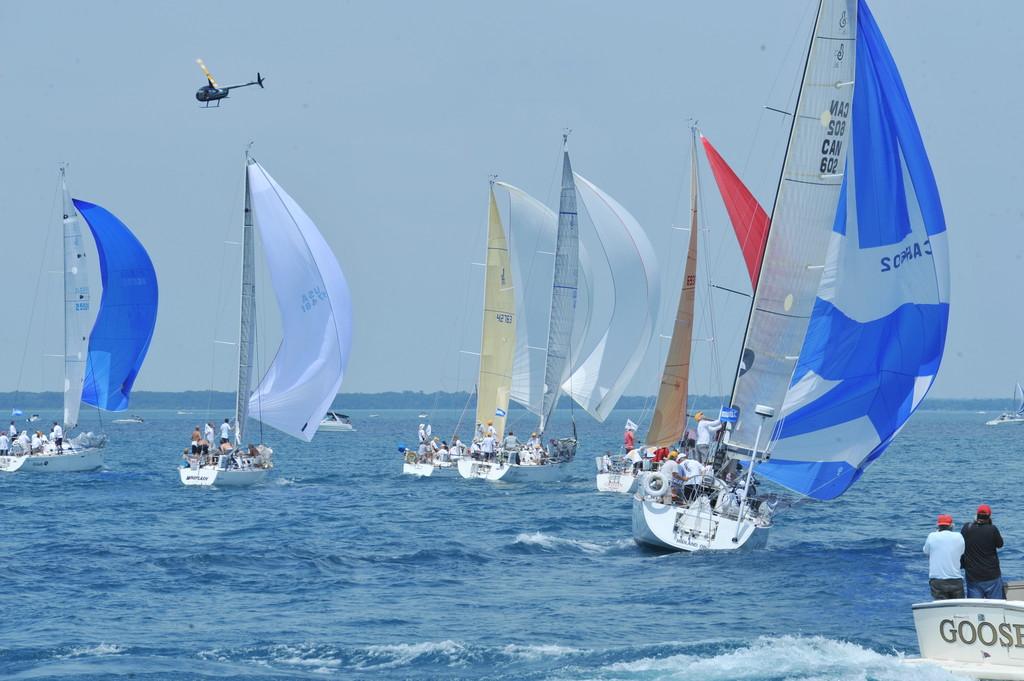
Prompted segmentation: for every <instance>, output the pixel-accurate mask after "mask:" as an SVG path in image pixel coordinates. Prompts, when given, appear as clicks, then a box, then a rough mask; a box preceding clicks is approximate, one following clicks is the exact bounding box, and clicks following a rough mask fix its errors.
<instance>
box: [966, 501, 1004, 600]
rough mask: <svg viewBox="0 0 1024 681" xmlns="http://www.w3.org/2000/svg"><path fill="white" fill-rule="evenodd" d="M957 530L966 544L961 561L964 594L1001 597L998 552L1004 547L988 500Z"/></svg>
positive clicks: (1001, 585) (1001, 576) (969, 596)
mask: <svg viewBox="0 0 1024 681" xmlns="http://www.w3.org/2000/svg"><path fill="white" fill-rule="evenodd" d="M960 534H962V535H963V536H964V543H965V545H966V548H965V550H964V555H963V558H961V559H960V562H961V563H962V564H963V568H964V572H965V573H966V575H967V597H968V598H1003V597H1004V596H1003V575H1002V572H1000V570H999V554H998V552H997V550H998V549H1001V548H1003V537H1002V535H1000V534H999V530H998V528H996V526H995V525H993V524H992V509H991V508H990V507H989V505H988V504H982V505H981V506H979V507H978V514H977V516H975V519H974V522H973V523H967V524H966V525H964V526H963V528H962V529H961V530H960Z"/></svg>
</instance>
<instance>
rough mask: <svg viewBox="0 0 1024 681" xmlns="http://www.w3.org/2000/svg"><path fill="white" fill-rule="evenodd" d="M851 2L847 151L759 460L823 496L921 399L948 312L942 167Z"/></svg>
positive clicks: (879, 446)
mask: <svg viewBox="0 0 1024 681" xmlns="http://www.w3.org/2000/svg"><path fill="white" fill-rule="evenodd" d="M856 11H857V15H856V16H857V21H856V26H857V32H856V77H855V86H854V95H853V102H852V112H851V117H850V125H851V140H850V142H851V147H852V148H851V149H849V153H848V156H847V158H846V163H845V168H846V172H845V173H844V177H843V183H842V187H841V190H840V194H839V197H838V205H837V208H836V211H835V219H834V221H833V222H832V224H831V237H830V242H829V246H828V251H827V254H826V256H825V261H824V270H823V272H822V278H821V283H820V285H819V288H818V293H817V296H816V298H815V300H814V305H813V310H812V312H811V315H810V319H809V322H808V325H807V332H806V336H805V338H804V341H803V347H802V349H801V351H800V353H799V359H798V360H797V362H796V366H795V370H794V372H793V375H792V378H791V380H790V384H789V388H788V390H787V392H786V397H785V401H784V403H783V404H782V409H781V412H780V413H779V417H780V418H779V420H778V422H777V423H776V424H775V428H774V433H773V445H772V446H771V448H770V449H771V454H772V456H771V459H770V460H769V461H767V462H765V463H764V464H762V465H760V466H759V467H758V469H757V470H758V472H759V473H760V474H761V475H763V476H764V477H766V478H770V479H771V480H774V481H776V482H778V483H780V484H782V485H785V486H786V487H789V488H791V489H793V490H795V491H797V492H800V493H802V494H805V495H808V496H810V497H814V498H817V499H831V498H834V497H837V496H839V495H840V494H842V493H843V492H844V491H846V489H847V488H849V486H850V485H852V484H853V483H854V482H855V481H856V480H857V479H858V478H860V476H861V475H862V474H863V472H864V470H865V469H866V468H867V466H868V465H870V464H871V463H872V462H873V461H875V460H876V459H877V458H878V457H879V456H881V454H882V453H883V452H884V451H885V449H886V447H888V446H889V444H890V443H891V442H892V440H893V438H894V437H895V435H896V433H898V432H899V430H900V429H901V428H902V427H903V425H904V424H905V423H906V421H907V419H909V418H910V415H911V414H912V413H913V412H914V410H915V409H916V408H917V406H918V405H919V404H920V403H921V400H922V399H924V397H925V394H926V393H927V392H928V389H929V388H930V387H931V385H932V383H933V382H934V380H935V376H936V373H937V372H938V370H939V364H940V362H941V360H942V353H943V348H944V346H945V340H946V326H947V321H948V319H949V271H948V245H947V239H946V223H945V218H944V216H943V212H942V205H941V203H940V201H939V193H938V189H937V187H936V183H935V177H934V175H933V174H932V170H931V166H930V164H929V162H928V157H927V154H926V153H925V148H924V144H923V142H922V140H921V134H920V132H919V130H918V127H917V122H916V120H915V118H914V114H913V112H912V110H911V107H910V101H909V99H908V97H907V93H906V91H905V90H904V87H903V83H902V81H901V79H900V75H899V71H898V70H897V68H896V64H895V62H894V61H893V58H892V55H891V54H890V52H889V49H888V47H887V46H886V43H885V40H884V38H883V37H882V34H881V32H880V31H879V29H878V26H877V24H876V23H875V20H874V18H873V17H872V15H871V12H870V10H869V9H868V7H867V4H866V3H865V2H864V0H858V2H857V10H856ZM823 123H824V120H823Z"/></svg>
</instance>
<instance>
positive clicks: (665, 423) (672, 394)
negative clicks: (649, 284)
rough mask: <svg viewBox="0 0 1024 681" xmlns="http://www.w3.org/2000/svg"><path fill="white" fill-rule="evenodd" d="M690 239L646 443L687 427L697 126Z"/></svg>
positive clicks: (674, 436)
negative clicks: (670, 337)
mask: <svg viewBox="0 0 1024 681" xmlns="http://www.w3.org/2000/svg"><path fill="white" fill-rule="evenodd" d="M690 132H691V136H692V142H691V145H690V239H689V246H688V248H687V252H686V266H685V268H684V269H683V285H682V287H681V288H680V291H679V305H678V307H677V308H676V320H675V324H674V326H673V327H672V339H671V341H670V342H669V348H668V354H667V355H666V357H665V368H664V370H663V372H662V375H661V387H660V388H659V389H658V400H657V401H656V402H655V403H654V416H653V417H652V418H651V427H650V429H649V430H648V432H647V438H646V444H647V445H650V446H664V445H670V444H673V443H675V442H679V440H680V439H682V436H683V431H684V430H685V428H686V401H687V397H688V393H689V381H690V354H691V352H692V344H693V306H694V300H695V299H696V292H697V239H698V236H697V235H698V227H697V195H698V193H699V184H698V183H699V180H698V177H697V128H696V127H693V128H691V130H690Z"/></svg>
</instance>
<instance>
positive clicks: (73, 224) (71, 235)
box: [60, 167, 92, 430]
mask: <svg viewBox="0 0 1024 681" xmlns="http://www.w3.org/2000/svg"><path fill="white" fill-rule="evenodd" d="M60 183H61V190H62V191H63V194H64V221H63V227H64V428H65V429H66V430H71V429H72V428H75V427H76V426H77V425H78V411H79V408H80V407H81V403H82V389H83V386H84V383H85V365H86V351H87V348H88V345H89V340H88V333H89V328H90V326H91V324H92V316H91V315H92V313H91V311H90V309H89V308H90V301H89V273H88V270H87V267H86V254H85V244H84V243H83V241H82V222H81V220H80V219H79V215H78V210H77V209H76V208H75V204H74V202H73V201H72V200H71V194H70V193H69V192H68V185H67V181H66V178H65V173H64V168H63V167H62V168H61V169H60Z"/></svg>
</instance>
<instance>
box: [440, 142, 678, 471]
mask: <svg viewBox="0 0 1024 681" xmlns="http://www.w3.org/2000/svg"><path fill="white" fill-rule="evenodd" d="M562 144H563V150H562V182H561V194H560V198H559V209H558V215H557V217H556V216H555V215H554V213H553V212H552V211H551V210H550V209H548V208H546V207H545V206H543V204H541V203H540V202H539V201H537V200H536V199H534V198H533V197H531V196H529V195H528V194H526V193H525V192H524V191H522V190H521V189H518V188H517V187H514V186H512V185H510V184H506V183H504V182H494V183H492V185H491V188H490V204H489V210H488V249H487V262H486V275H485V282H484V324H483V332H482V336H481V343H480V375H479V380H478V384H477V411H476V421H477V436H476V438H475V442H474V449H475V448H476V446H477V445H478V444H479V441H480V440H481V439H482V438H483V437H484V436H485V435H486V434H487V431H488V430H490V429H493V431H492V432H493V434H495V435H496V436H497V439H498V441H499V444H500V442H501V440H502V437H501V436H502V435H503V434H505V433H506V432H507V431H506V430H505V425H506V422H507V415H508V410H509V402H510V400H511V401H515V402H517V403H519V404H521V405H522V406H524V407H526V408H527V409H528V410H529V411H531V412H532V413H534V414H535V415H537V416H538V417H539V424H538V427H537V429H536V431H534V432H533V433H532V434H531V436H530V438H529V439H527V438H525V437H523V438H522V439H519V440H518V442H517V443H516V444H514V445H513V446H512V447H510V448H506V447H504V446H499V447H498V448H497V450H496V451H495V452H494V455H493V456H486V455H481V454H480V453H479V452H475V451H474V452H472V455H471V456H465V457H462V458H461V459H460V460H459V462H458V468H459V473H460V475H462V477H464V478H481V479H485V480H490V481H496V480H504V481H555V480H559V479H561V478H562V477H564V475H565V469H566V467H567V466H568V465H569V464H570V463H571V462H572V460H573V457H574V456H575V454H576V448H577V445H578V442H577V438H576V432H575V422H573V426H572V427H573V432H572V434H571V435H565V436H562V437H557V438H553V437H550V430H551V418H552V416H553V414H554V412H555V409H556V407H557V405H558V401H559V398H560V397H561V395H562V394H565V395H568V396H569V397H570V398H571V399H572V400H573V402H574V403H576V404H578V405H579V406H580V407H581V408H583V409H584V411H586V412H587V413H588V414H590V415H591V416H593V417H594V418H595V419H597V420H599V421H603V420H604V419H605V418H607V416H608V415H609V414H610V412H611V410H612V409H613V408H614V406H615V404H616V402H617V401H618V399H619V398H620V397H621V396H622V393H623V391H624V390H625V389H626V386H627V385H628V384H629V381H630V380H631V379H632V377H633V375H634V374H635V373H636V370H637V368H638V367H639V365H640V362H641V360H642V359H643V355H644V353H645V352H646V351H647V347H648V346H649V345H650V341H651V338H652V336H653V331H654V319H655V317H656V316H657V309H658V304H659V296H660V290H659V282H658V275H657V266H656V264H655V258H654V249H653V248H652V247H651V245H650V242H649V241H648V239H647V236H646V234H644V231H643V229H642V228H641V227H640V225H639V224H638V223H637V221H636V219H635V218H634V217H633V216H632V215H630V214H629V212H628V211H626V209H625V208H623V207H622V206H621V205H620V204H619V203H618V202H616V201H615V200H614V199H613V198H611V197H610V196H608V195H607V194H605V193H604V192H603V191H601V190H600V189H599V188H598V187H597V186H595V185H594V184H593V183H591V182H590V181H589V180H587V179H586V178H584V177H582V176H581V175H578V174H575V173H574V172H573V169H572V163H571V161H570V159H569V152H568V148H567V135H564V136H563V139H562ZM495 186H497V187H499V188H501V189H503V190H504V191H505V192H507V193H508V197H509V209H508V219H509V232H508V235H509V236H507V235H506V232H505V228H504V226H503V224H502V221H501V213H500V211H499V210H498V206H497V201H496V199H495V196H494V188H495ZM578 198H579V199H582V202H583V205H584V208H585V209H586V211H587V214H588V216H589V217H590V221H591V222H592V224H593V227H594V230H595V233H596V238H597V239H598V240H599V241H600V244H601V247H602V249H601V250H602V252H603V254H604V256H605V258H606V261H607V266H608V270H609V272H610V273H611V274H610V277H609V278H610V279H611V281H612V284H611V293H610V295H611V297H612V301H611V302H612V303H613V307H614V309H613V310H612V312H611V314H610V318H609V319H608V323H607V327H604V331H603V333H602V334H600V337H599V338H597V339H596V340H594V339H588V335H587V331H588V329H589V324H590V319H591V316H592V314H593V312H594V306H593V302H594V301H593V299H592V298H593V296H592V294H591V292H590V287H591V285H592V282H591V276H592V275H591V267H590V264H589V258H588V257H587V255H586V249H585V248H584V246H583V243H581V241H580V233H579V219H578V214H577V199H578ZM513 234H515V236H514V237H511V238H510V235H513ZM551 236H553V237H554V239H553V243H551V241H550V237H551ZM510 241H512V242H513V243H511V244H510ZM517 244H518V246H517ZM549 244H550V245H549ZM510 245H511V248H510ZM538 258H545V259H547V260H546V263H539V262H538ZM549 273H550V274H549ZM619 298H621V301H622V304H614V303H615V302H616V300H617V299H619ZM588 340H592V341H593V342H592V346H593V347H587V341H588ZM524 435H525V434H524ZM517 439H518V438H517Z"/></svg>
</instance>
